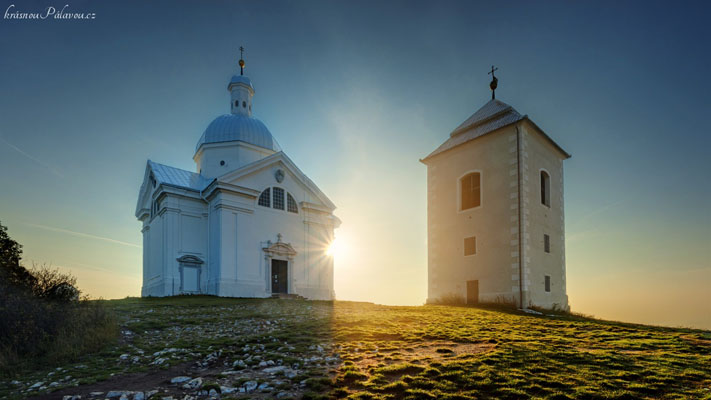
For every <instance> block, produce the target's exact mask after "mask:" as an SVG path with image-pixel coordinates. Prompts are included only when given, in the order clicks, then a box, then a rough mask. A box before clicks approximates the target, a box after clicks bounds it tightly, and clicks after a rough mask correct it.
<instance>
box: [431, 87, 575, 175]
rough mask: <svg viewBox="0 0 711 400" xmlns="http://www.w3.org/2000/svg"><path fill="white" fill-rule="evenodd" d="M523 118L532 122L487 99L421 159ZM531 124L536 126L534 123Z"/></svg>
mask: <svg viewBox="0 0 711 400" xmlns="http://www.w3.org/2000/svg"><path fill="white" fill-rule="evenodd" d="M524 119H525V120H528V121H530V122H531V123H533V121H531V120H530V119H529V118H528V116H527V115H521V114H520V113H519V112H518V111H516V110H515V109H514V108H513V107H511V106H510V105H508V104H506V103H504V102H503V101H500V100H496V99H492V100H489V101H488V102H487V103H486V104H484V105H483V106H482V107H481V108H480V109H478V110H477V111H476V112H475V113H474V114H472V115H471V116H470V117H469V118H467V119H466V120H465V121H464V122H462V123H461V124H460V125H459V126H458V127H457V128H455V129H454V130H453V131H452V133H450V134H449V139H447V141H445V142H444V143H442V144H441V145H440V146H439V147H437V148H436V149H435V151H433V152H432V153H430V154H429V155H428V156H427V157H425V158H423V159H422V161H426V160H427V159H429V158H432V157H434V156H436V155H438V154H440V153H443V152H445V151H447V150H450V149H453V148H455V147H457V146H459V145H461V144H464V143H466V142H469V141H471V140H474V139H476V138H478V137H481V136H484V135H486V134H487V133H491V132H493V131H495V130H497V129H500V128H503V127H505V126H508V125H511V124H514V123H516V122H519V121H522V120H524ZM533 125H534V126H536V124H533ZM536 128H538V126H536ZM538 130H540V131H541V133H542V134H543V136H545V137H546V139H548V140H549V141H550V142H551V143H552V144H553V146H555V147H556V148H557V149H558V150H560V151H561V152H562V153H563V154H565V156H566V158H567V157H570V154H568V153H567V152H566V151H565V150H563V149H562V148H561V147H560V146H559V145H558V144H557V143H555V142H554V141H553V139H551V138H550V137H549V136H548V135H546V134H545V132H543V130H542V129H540V128H538Z"/></svg>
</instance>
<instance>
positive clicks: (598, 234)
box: [0, 0, 711, 328]
mask: <svg viewBox="0 0 711 400" xmlns="http://www.w3.org/2000/svg"><path fill="white" fill-rule="evenodd" d="M65 3H67V2H66V1H65V2H62V3H61V4H60V3H53V2H51V1H30V2H13V1H6V0H2V1H0V7H1V8H0V12H2V14H4V13H5V10H6V9H7V8H8V6H10V5H11V4H16V9H17V10H18V11H31V12H37V11H41V10H43V9H44V8H46V7H47V6H55V7H61V6H63V5H64V4H65ZM69 5H70V6H69V8H70V9H71V10H73V11H84V12H95V13H96V19H95V20H93V21H62V20H44V21H26V20H25V21H13V20H7V19H0V87H2V96H0V168H2V170H3V171H4V173H3V174H0V221H1V222H2V223H3V224H4V225H7V226H8V227H9V229H10V234H11V235H12V236H13V237H14V238H16V239H17V240H18V241H20V242H21V243H22V244H23V245H24V246H25V261H26V263H28V264H31V263H32V262H36V263H48V264H49V263H51V264H52V265H55V266H58V267H60V268H67V269H69V270H71V271H72V272H73V273H75V274H76V275H77V276H78V277H79V283H80V285H82V286H83V287H84V288H85V290H86V291H88V292H89V293H90V294H92V295H94V296H103V297H123V296H126V295H137V294H138V293H139V290H140V278H141V272H140V271H141V264H140V263H141V249H140V243H141V239H140V224H139V222H138V221H136V220H135V218H134V216H133V211H134V208H135V202H136V197H137V194H138V188H139V186H140V184H141V180H142V178H143V171H144V168H145V162H146V159H148V158H150V159H152V160H154V161H157V162H160V163H164V164H168V165H173V166H176V167H181V168H184V169H188V170H194V163H193V161H192V155H193V152H194V146H195V143H196V142H197V140H198V139H199V137H200V135H201V134H202V132H203V130H204V129H205V127H206V126H207V125H208V123H209V122H210V121H211V120H212V119H213V118H215V117H216V116H218V115H220V114H223V113H227V112H229V108H228V107H229V105H228V101H229V98H228V92H227V90H226V84H227V82H228V80H229V77H230V76H231V75H232V74H233V73H235V72H236V71H237V65H236V61H237V59H238V56H239V51H238V48H239V46H245V48H246V49H247V50H246V57H245V58H246V60H247V68H246V73H247V75H249V76H250V77H251V78H252V81H253V82H254V85H255V88H256V95H255V98H254V114H255V116H256V117H258V118H260V119H261V120H262V121H264V122H265V123H266V125H267V126H268V127H269V129H270V130H271V132H272V133H273V134H274V136H275V137H276V138H277V140H278V141H279V143H280V144H281V146H282V147H283V148H284V150H285V152H286V153H287V154H288V155H289V156H290V157H291V158H292V159H293V160H294V161H295V162H296V164H297V165H299V167H300V168H301V169H302V170H303V171H304V172H305V173H306V174H308V175H309V176H310V177H311V178H312V179H313V180H314V181H315V182H316V183H317V184H318V185H319V187H320V188H321V189H322V190H323V191H324V192H325V193H327V194H328V195H329V197H330V198H331V199H332V200H333V201H334V202H335V203H336V205H337V206H338V207H339V208H338V210H337V215H339V217H340V218H341V219H342V220H343V221H344V223H343V226H342V228H341V229H339V231H338V232H337V234H338V235H339V236H340V237H341V238H343V239H344V242H345V244H346V245H347V248H348V252H349V253H348V256H347V257H343V258H342V259H340V260H339V259H337V260H336V292H337V295H338V296H339V298H342V299H355V300H368V301H375V302H382V303H388V304H420V303H422V302H423V301H424V300H425V296H426V246H425V243H426V226H425V221H426V207H425V189H426V186H425V185H426V182H425V167H424V165H422V164H420V163H419V162H418V160H419V159H420V158H422V157H424V156H425V155H426V154H428V153H429V152H430V151H431V150H433V149H434V148H435V147H436V146H438V145H439V144H440V143H441V142H443V141H444V140H445V139H446V138H447V136H448V134H449V132H450V131H451V130H452V129H453V128H454V127H456V126H457V125H459V123H461V122H462V121H463V120H465V119H466V118H467V117H468V116H469V115H471V114H472V113H473V112H474V111H476V110H477V109H478V108H479V107H480V106H481V105H483V104H484V103H485V102H486V101H487V100H488V99H489V98H490V91H489V89H488V82H489V79H490V77H489V76H488V75H487V71H488V70H489V68H490V67H491V65H492V64H495V65H496V66H497V67H499V71H498V72H497V76H498V77H499V89H498V90H497V98H499V99H501V100H503V101H505V102H507V103H509V104H511V105H512V106H514V107H515V108H516V109H517V110H518V111H519V112H521V113H522V114H528V115H529V116H530V117H531V119H533V120H534V121H535V122H536V123H537V124H538V125H539V126H540V127H542V128H543V129H544V130H545V131H546V132H547V133H548V134H549V135H550V136H552V137H553V138H554V139H555V140H556V141H557V142H558V143H559V144H560V145H561V146H562V147H563V148H565V149H566V150H567V151H568V152H570V153H572V155H573V157H572V158H571V159H570V160H568V161H566V165H565V191H566V194H565V196H566V197H565V200H566V232H567V241H566V248H567V254H566V258H567V268H568V294H569V296H570V302H571V305H572V307H573V309H574V310H576V311H580V312H584V313H587V314H594V315H597V316H600V317H606V318H614V319H625V320H634V321H639V322H647V323H658V324H668V325H693V326H703V327H706V328H711V306H709V304H711V295H710V294H709V291H708V290H707V288H708V287H709V286H711V261H710V260H711V250H709V249H710V248H711V201H709V196H710V195H711V178H710V177H709V173H711V161H709V160H710V159H711V158H710V157H709V156H708V154H707V153H708V151H709V149H710V148H711V146H710V145H711V139H710V136H709V133H710V132H709V129H708V120H707V115H708V113H709V110H711V95H709V93H711V79H710V78H709V75H708V71H709V70H711V55H710V54H709V51H708V46H709V43H710V42H711V40H710V39H711V33H710V31H709V29H708V28H707V25H708V24H707V16H708V15H709V8H711V7H709V6H708V3H704V2H683V3H672V2H623V3H620V2H572V3H571V2H553V1H546V2H529V1H525V2H524V1H522V2H505V3H504V2H498V3H497V2H473V1H463V2H453V1H448V2H437V3H433V2H413V1H407V2H396V1H388V2H380V1H372V2H369V1H358V2H355V1H351V2H344V1H326V2H310V1H298V2H296V1H294V2H287V1H283V2H282V1H280V2H272V1H210V2H197V1H193V2H173V1H171V2H168V1H150V2H137V1H136V2H117V1H105V2H104V1H102V2H98V1H96V2H95V1H76V2H69ZM0 17H2V15H0ZM346 282H360V283H361V284H360V285H353V284H350V285H349V284H346Z"/></svg>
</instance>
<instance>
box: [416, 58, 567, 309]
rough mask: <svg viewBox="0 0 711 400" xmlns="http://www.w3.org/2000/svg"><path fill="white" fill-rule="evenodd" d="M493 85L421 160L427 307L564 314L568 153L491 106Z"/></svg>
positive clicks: (506, 110) (524, 121) (496, 104)
mask: <svg viewBox="0 0 711 400" xmlns="http://www.w3.org/2000/svg"><path fill="white" fill-rule="evenodd" d="M494 70H495V69H494V68H493V67H492V71H491V72H490V73H491V74H492V77H493V74H494ZM497 82H498V80H497V79H496V77H493V80H492V82H491V89H492V99H491V100H490V101H489V102H487V103H486V104H484V105H483V106H482V107H481V108H480V109H479V110H477V111H476V112H475V113H474V114H472V115H471V116H470V117H469V118H468V119H466V120H465V121H464V122H462V123H461V124H460V125H459V126H458V127H457V128H456V129H454V130H453V131H452V132H451V133H450V134H449V137H448V138H447V140H446V141H445V142H444V143H442V145H440V146H439V147H438V148H437V149H435V150H434V151H433V152H432V153H430V154H429V155H428V156H427V157H425V158H424V159H423V160H421V161H422V162H423V163H424V164H425V165H426V166H427V253H428V262H427V264H428V269H427V275H428V285H427V288H428V296H427V301H428V302H437V301H438V300H442V299H445V298H449V299H455V298H459V299H465V300H466V302H467V303H469V304H472V303H479V302H487V303H508V304H512V305H516V306H517V307H520V308H527V307H541V308H548V309H561V310H567V309H569V306H568V296H567V294H566V280H565V223H564V212H563V161H564V160H566V159H568V158H570V154H568V153H567V152H566V151H565V150H563V148H562V147H561V146H560V145H558V144H557V143H556V142H555V141H554V140H553V139H552V138H551V137H550V136H548V135H547V134H546V133H545V132H544V131H543V129H541V128H540V127H539V126H538V125H536V124H535V123H534V122H533V121H532V120H531V119H530V118H529V117H528V116H527V115H521V114H520V113H519V112H518V111H516V110H515V109H514V108H513V107H511V106H510V105H508V104H506V103H504V102H502V101H500V100H496V99H495V95H494V93H495V92H494V90H495V89H496V86H497Z"/></svg>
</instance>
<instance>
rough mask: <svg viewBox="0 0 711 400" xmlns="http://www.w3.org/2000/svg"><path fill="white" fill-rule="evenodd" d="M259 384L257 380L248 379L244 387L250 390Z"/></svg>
mask: <svg viewBox="0 0 711 400" xmlns="http://www.w3.org/2000/svg"><path fill="white" fill-rule="evenodd" d="M257 386H259V384H258V383H257V381H247V382H245V383H244V389H245V390H246V391H248V392H251V391H253V390H254V389H256V388H257Z"/></svg>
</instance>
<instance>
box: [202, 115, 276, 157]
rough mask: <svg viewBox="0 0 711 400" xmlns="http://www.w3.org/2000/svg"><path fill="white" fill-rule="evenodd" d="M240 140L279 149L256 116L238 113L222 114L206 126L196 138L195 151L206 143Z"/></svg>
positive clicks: (270, 148) (266, 147) (273, 149)
mask: <svg viewBox="0 0 711 400" xmlns="http://www.w3.org/2000/svg"><path fill="white" fill-rule="evenodd" d="M232 141H242V142H245V143H249V144H253V145H255V146H259V147H262V148H265V149H269V150H272V151H277V152H278V151H281V147H280V146H279V143H277V141H276V139H274V137H273V136H272V134H271V132H269V129H267V127H266V125H264V123H263V122H262V121H260V120H258V119H256V118H253V117H249V116H246V115H239V114H224V115H220V116H219V117H217V118H215V120H214V121H212V122H211V123H210V125H208V126H207V129H205V132H204V133H203V134H202V136H201V137H200V140H198V143H197V146H195V151H196V152H197V151H198V149H200V146H202V145H203V144H207V143H221V142H232Z"/></svg>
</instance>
